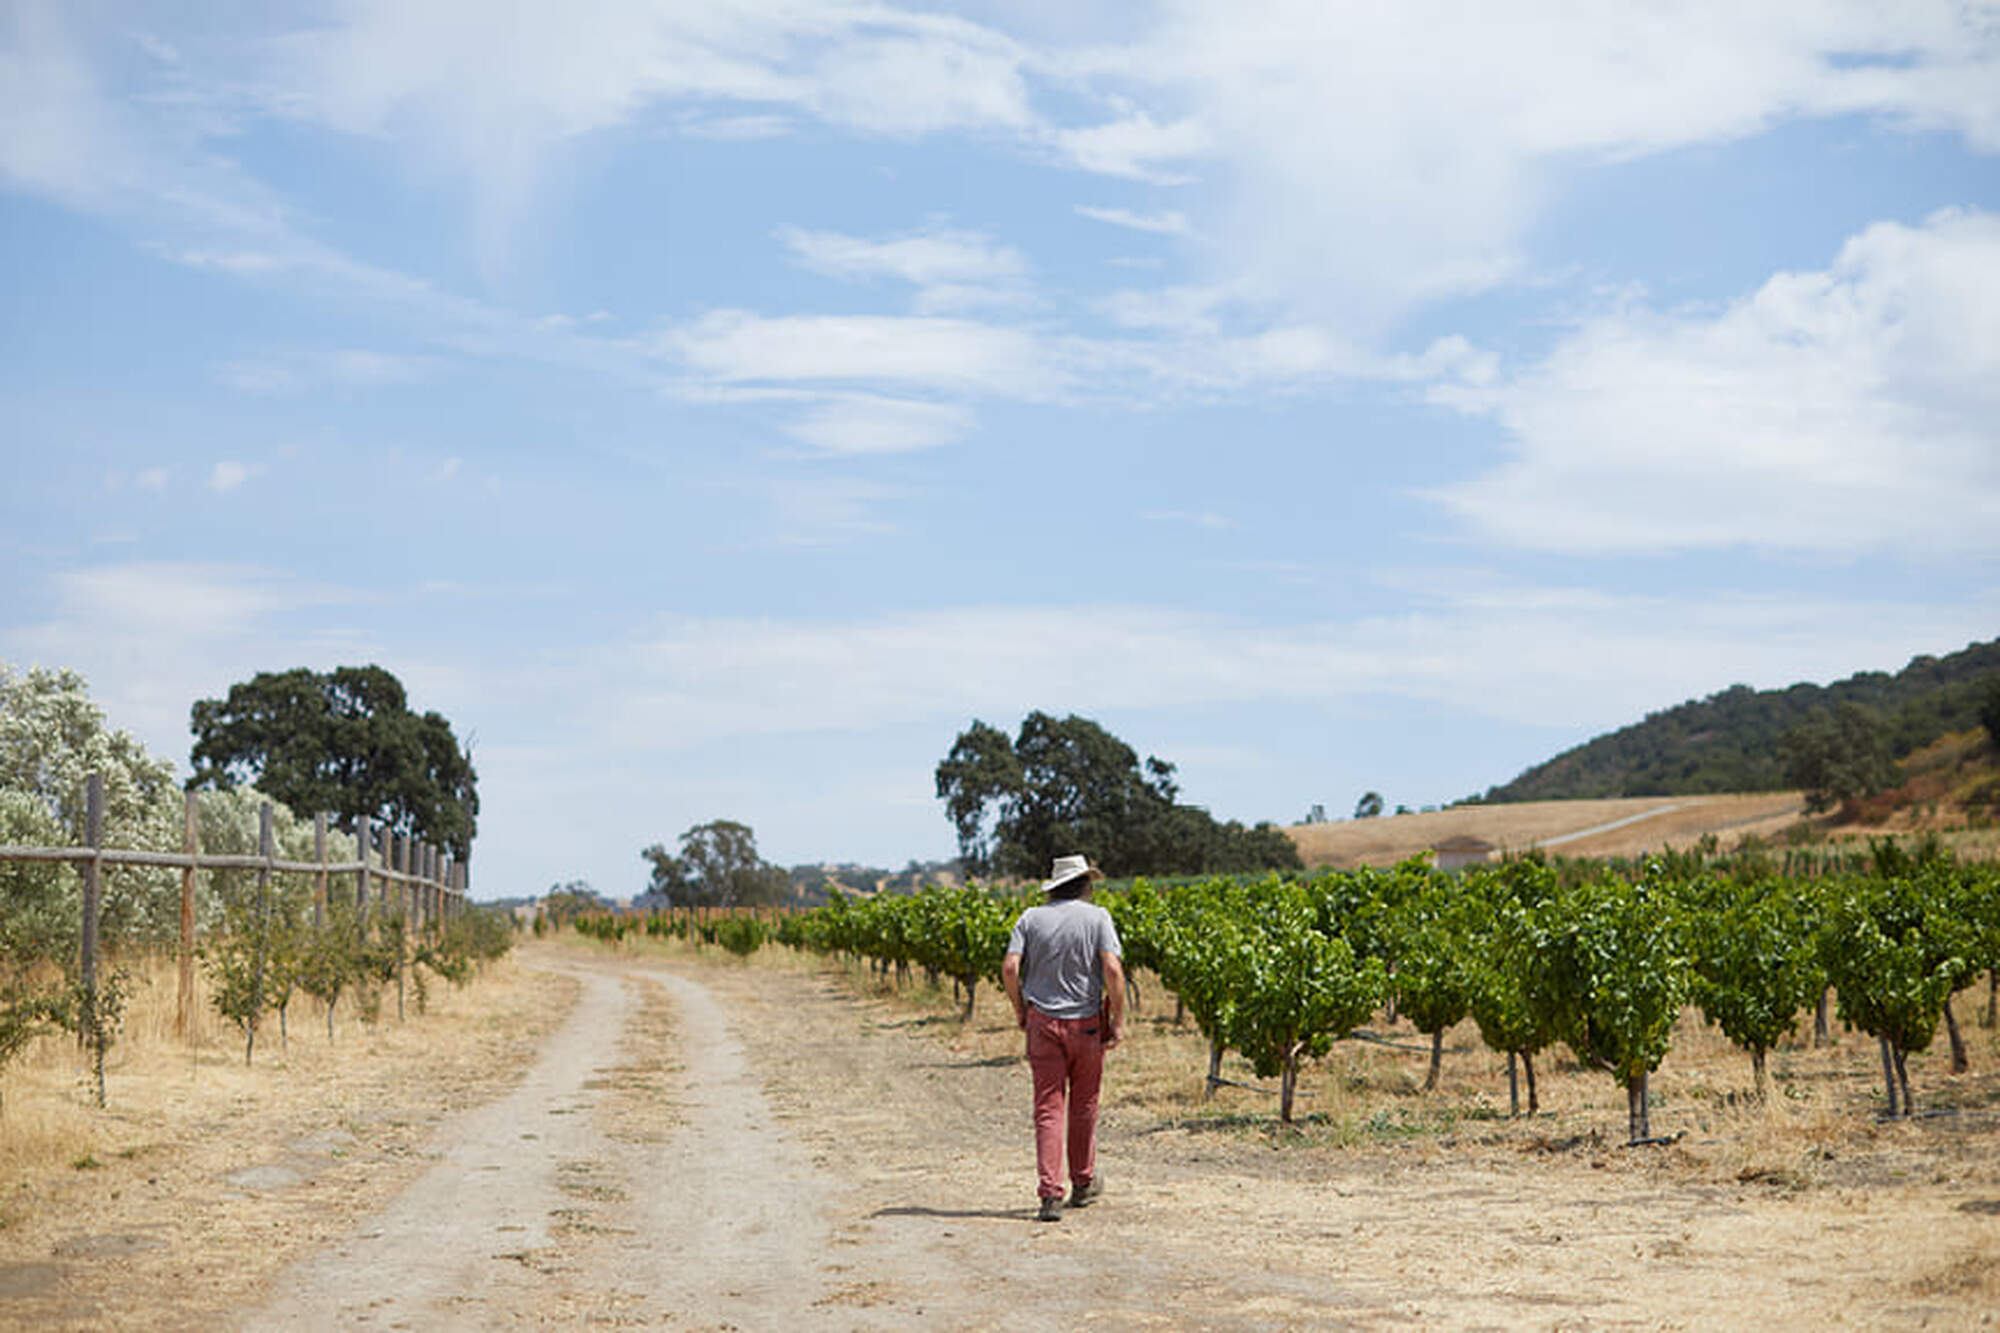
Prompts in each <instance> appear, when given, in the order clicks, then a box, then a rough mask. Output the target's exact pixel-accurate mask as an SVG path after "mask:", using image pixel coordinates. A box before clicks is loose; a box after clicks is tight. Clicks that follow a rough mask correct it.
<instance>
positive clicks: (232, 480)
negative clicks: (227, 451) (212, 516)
mask: <svg viewBox="0 0 2000 1333" xmlns="http://www.w3.org/2000/svg"><path fill="white" fill-rule="evenodd" d="M256 471H257V469H255V468H253V467H251V466H250V465H249V464H248V463H239V462H237V461H236V460H235V459H233V458H225V459H223V460H222V461H221V462H219V463H217V464H216V465H215V466H214V467H212V468H210V469H209V473H208V489H210V490H211V491H214V492H215V493H216V494H217V495H228V494H229V493H230V492H231V491H235V490H240V489H241V488H242V486H243V483H244V482H246V481H248V480H250V478H251V477H252V476H253V475H255V473H256Z"/></svg>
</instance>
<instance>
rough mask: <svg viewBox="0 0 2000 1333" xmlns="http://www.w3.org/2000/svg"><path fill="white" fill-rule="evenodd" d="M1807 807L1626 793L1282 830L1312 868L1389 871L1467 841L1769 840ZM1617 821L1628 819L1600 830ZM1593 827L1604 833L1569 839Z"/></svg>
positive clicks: (1512, 844) (1654, 844) (1783, 796)
mask: <svg viewBox="0 0 2000 1333" xmlns="http://www.w3.org/2000/svg"><path fill="white" fill-rule="evenodd" d="M1804 808H1805V803H1804V801H1803V800H1802V798H1801V797H1800V796H1799V794H1798V793H1797V792H1754V793H1748V794H1741V795H1728V796H1630V797H1619V798H1617V799H1612V800H1599V801H1524V802H1521V803H1519V804H1510V805H1468V806H1459V807H1457V808H1455V809H1451V810H1437V811H1432V812H1430V813H1427V814H1412V815H1384V816H1381V817H1379V818H1376V819H1352V820H1341V821H1338V822H1335V823H1330V824H1296V825H1293V826H1292V827H1291V828H1288V829H1286V830H1285V832H1286V834H1287V835H1289V836H1290V837H1291V839H1292V841H1293V842H1294V843H1296V844H1297V845H1298V849H1299V855H1300V857H1301V858H1302V859H1304V861H1305V863H1306V864H1307V865H1308V866H1310V867H1315V868H1316V867H1319V866H1334V867H1339V868H1348V867H1352V866H1359V865H1393V864H1395V863H1396V862H1398V861H1401V860H1404V859H1405V858H1407V857H1410V856H1414V855H1416V854H1417V853H1419V852H1424V851H1428V850H1430V849H1431V848H1433V847H1435V846H1437V844H1439V843H1441V842H1444V841H1447V840H1449V839H1452V838H1466V837H1470V838H1479V839H1482V840H1483V841H1486V842H1489V843H1491V844H1493V846H1494V847H1496V848H1498V849H1500V850H1502V851H1523V850H1525V849H1527V848H1529V847H1533V846H1543V845H1546V846H1549V847H1550V850H1551V851H1559V852H1561V853H1562V854H1563V855H1565V856H1633V855H1638V854H1640V853H1643V852H1648V851H1654V850H1657V849H1658V848H1661V847H1685V846H1688V845H1690V844H1692V843H1694V842H1697V841H1699V840H1700V839H1701V838H1702V837H1703V836H1704V835H1706V834H1709V833H1713V834H1715V835H1716V836H1717V837H1718V838H1719V839H1720V840H1721V841H1722V843H1723V845H1724V846H1725V847H1726V846H1729V845H1732V844H1733V843H1734V842H1736V841H1737V840H1739V839H1741V838H1743V837H1746V836H1750V835H1753V834H1754V835H1756V836H1758V837H1763V838H1770V837H1773V836H1775V835H1776V834H1777V833H1779V832H1780V831H1782V830H1783V829H1784V828H1785V827H1787V826H1788V825H1790V824H1792V823H1793V822H1795V821H1796V820H1797V818H1798V816H1799V813H1800V812H1801V811H1802V810H1803V809H1804ZM1635 817H1637V818H1635ZM1623 820H1632V821H1633V822H1631V823H1625V824H1620V827H1618V828H1605V827H1604V826H1605V825H1609V824H1619V823H1620V821H1623ZM1592 829H1603V831H1602V832H1597V833H1589V834H1588V836H1585V837H1576V836H1575V835H1576V834H1579V833H1586V832H1587V831H1588V830H1592ZM1557 840H1561V841H1557Z"/></svg>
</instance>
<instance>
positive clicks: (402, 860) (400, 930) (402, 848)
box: [382, 831, 410, 1023]
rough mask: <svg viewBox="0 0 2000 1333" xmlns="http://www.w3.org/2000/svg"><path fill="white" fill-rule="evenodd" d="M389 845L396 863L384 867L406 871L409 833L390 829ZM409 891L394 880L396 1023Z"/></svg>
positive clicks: (385, 906) (385, 889)
mask: <svg viewBox="0 0 2000 1333" xmlns="http://www.w3.org/2000/svg"><path fill="white" fill-rule="evenodd" d="M389 845H390V846H391V847H392V848H394V849H395V851H396V863H395V864H394V865H392V866H388V867H385V869H386V870H388V871H390V872H395V873H408V871H409V866H410V835H409V834H407V833H405V834H401V835H398V834H396V833H395V832H393V831H392V832H391V833H390V834H389ZM409 892H410V886H409V885H408V884H407V883H405V882H404V881H403V880H400V879H399V880H397V881H396V902H397V911H398V912H400V913H401V914H402V918H403V919H402V921H401V922H400V923H399V924H398V926H397V929H396V1021H397V1022H398V1023H400V1022H402V1021H403V974H404V971H405V969H404V966H403V963H404V960H405V959H406V958H408V957H409V953H410V913H409V908H408V905H407V904H408V901H409ZM382 915H383V916H384V917H385V918H386V917H387V916H388V915H389V880H388V878H387V876H386V875H385V876H384V877H383V881H382Z"/></svg>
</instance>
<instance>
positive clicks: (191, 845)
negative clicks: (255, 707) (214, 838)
mask: <svg viewBox="0 0 2000 1333" xmlns="http://www.w3.org/2000/svg"><path fill="white" fill-rule="evenodd" d="M185 806H186V810H185V814H184V817H183V819H182V821H181V850H182V851H183V852H185V853H187V854H188V855H189V856H195V855H197V854H198V853H199V851H200V846H199V844H200V841H201V839H200V831H201V799H200V798H199V797H197V796H196V795H195V794H194V793H193V792H188V793H187V794H186V799H185ZM180 964H181V967H180V991H179V994H178V995H177V996H176V997H175V1001H176V1002H175V1005H174V1035H175V1036H177V1037H180V1038H182V1039H183V1040H188V1039H191V1038H192V1037H193V1035H194V867H193V866H192V865H189V866H187V867H185V868H184V869H183V870H182V871H181V957H180Z"/></svg>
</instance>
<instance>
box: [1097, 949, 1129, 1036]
mask: <svg viewBox="0 0 2000 1333" xmlns="http://www.w3.org/2000/svg"><path fill="white" fill-rule="evenodd" d="M1097 956H1098V958H1099V960H1100V961H1102V962H1103V964H1104V1008H1105V1012H1106V1013H1107V1014H1108V1015H1109V1016H1110V1017H1109V1023H1110V1027H1109V1029H1108V1030H1107V1031H1106V1032H1105V1034H1104V1044H1105V1045H1106V1046H1116V1045H1117V1044H1118V1043H1119V1042H1121V1041H1123V1040H1125V964H1124V963H1123V962H1122V961H1120V959H1119V957H1118V955H1117V954H1115V953H1113V952H1111V950H1109V949H1101V950H1099V951H1098V954H1097Z"/></svg>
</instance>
